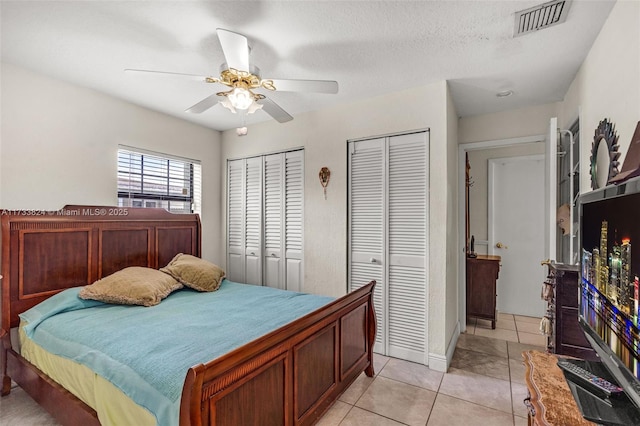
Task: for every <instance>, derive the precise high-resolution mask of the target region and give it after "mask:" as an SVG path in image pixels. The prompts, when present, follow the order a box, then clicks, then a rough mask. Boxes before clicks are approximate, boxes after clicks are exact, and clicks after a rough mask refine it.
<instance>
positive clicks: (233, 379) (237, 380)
mask: <svg viewBox="0 0 640 426" xmlns="http://www.w3.org/2000/svg"><path fill="white" fill-rule="evenodd" d="M374 286H375V281H373V282H371V283H369V284H367V285H366V286H364V287H362V288H360V289H358V290H356V291H354V292H353V293H350V294H348V295H346V296H344V297H343V298H341V299H338V300H337V301H335V302H333V303H332V304H330V305H328V306H326V307H325V308H323V309H321V310H318V311H316V312H313V313H311V314H309V315H307V316H305V317H303V318H301V319H299V320H297V321H295V322H294V323H291V324H289V325H287V326H285V327H283V328H281V329H279V330H276V331H275V332H272V333H270V334H268V335H266V336H263V337H262V338H260V339H258V340H256V341H253V342H251V343H250V344H248V345H245V346H243V347H241V348H239V349H237V350H235V351H233V352H231V353H229V354H227V355H225V356H223V357H221V358H219V359H217V360H215V361H214V362H210V363H207V364H203V365H198V366H195V367H192V368H191V369H189V371H188V373H187V378H186V380H185V385H184V389H183V393H182V405H181V408H180V424H181V425H309V424H313V423H314V422H315V421H316V420H317V419H318V418H319V417H320V416H322V414H323V413H324V412H325V411H326V410H327V409H328V408H329V407H330V406H331V404H332V403H333V402H334V401H335V400H336V399H337V398H338V396H339V395H340V394H341V393H342V392H344V390H345V389H346V388H347V387H348V386H349V385H350V384H351V383H352V382H353V381H354V380H355V379H356V378H357V377H358V375H360V373H361V372H362V371H365V373H366V374H367V375H368V376H373V359H372V349H373V343H374V339H375V324H376V321H375V313H374V310H373V299H372V297H373V288H374Z"/></svg>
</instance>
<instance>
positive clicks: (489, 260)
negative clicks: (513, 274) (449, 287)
mask: <svg viewBox="0 0 640 426" xmlns="http://www.w3.org/2000/svg"><path fill="white" fill-rule="evenodd" d="M499 271H500V256H490V255H478V257H467V320H468V319H469V318H481V319H485V320H490V321H491V328H496V295H497V293H496V281H497V280H498V272H499Z"/></svg>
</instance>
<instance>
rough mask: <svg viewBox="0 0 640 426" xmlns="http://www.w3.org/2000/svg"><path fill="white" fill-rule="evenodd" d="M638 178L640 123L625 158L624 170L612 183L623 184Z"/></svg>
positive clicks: (639, 174) (639, 172) (639, 167)
mask: <svg viewBox="0 0 640 426" xmlns="http://www.w3.org/2000/svg"><path fill="white" fill-rule="evenodd" d="M636 176H640V121H638V124H636V130H635V132H633V136H632V137H631V143H630V144H629V149H628V151H627V154H626V155H625V156H624V163H622V169H621V170H620V173H618V174H617V175H616V176H615V177H614V178H613V179H611V183H615V184H618V183H622V182H624V181H625V180H627V179H631V178H632V177H636Z"/></svg>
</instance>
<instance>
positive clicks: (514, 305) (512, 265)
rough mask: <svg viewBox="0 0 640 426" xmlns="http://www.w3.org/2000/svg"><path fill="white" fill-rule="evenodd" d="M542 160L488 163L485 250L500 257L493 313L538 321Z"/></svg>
mask: <svg viewBox="0 0 640 426" xmlns="http://www.w3.org/2000/svg"><path fill="white" fill-rule="evenodd" d="M544 172H545V165H544V155H528V156H520V157H508V158H492V159H489V173H488V228H489V230H488V251H489V254H492V255H498V256H501V258H502V261H501V265H502V266H501V268H500V279H499V280H498V283H497V302H496V303H497V309H498V312H503V313H507V314H515V315H524V316H530V317H541V316H543V315H544V312H545V307H546V305H545V302H544V301H543V300H542V299H541V298H540V283H542V282H543V281H544V278H545V276H546V271H545V268H542V267H541V266H540V263H539V261H540V260H542V259H543V258H544V242H545V238H544V232H541V231H542V230H544V226H545V224H544V213H545V208H544V200H545V187H544Z"/></svg>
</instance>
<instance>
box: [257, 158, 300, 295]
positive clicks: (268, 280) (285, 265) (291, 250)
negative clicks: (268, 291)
mask: <svg viewBox="0 0 640 426" xmlns="http://www.w3.org/2000/svg"><path fill="white" fill-rule="evenodd" d="M303 153H304V152H303V151H292V152H286V153H280V154H272V155H267V156H265V157H264V285H267V286H270V287H276V288H281V289H286V290H293V291H300V290H301V288H302V277H303V270H302V218H303V212H302V205H303V189H304V186H303V183H304V170H303Z"/></svg>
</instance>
